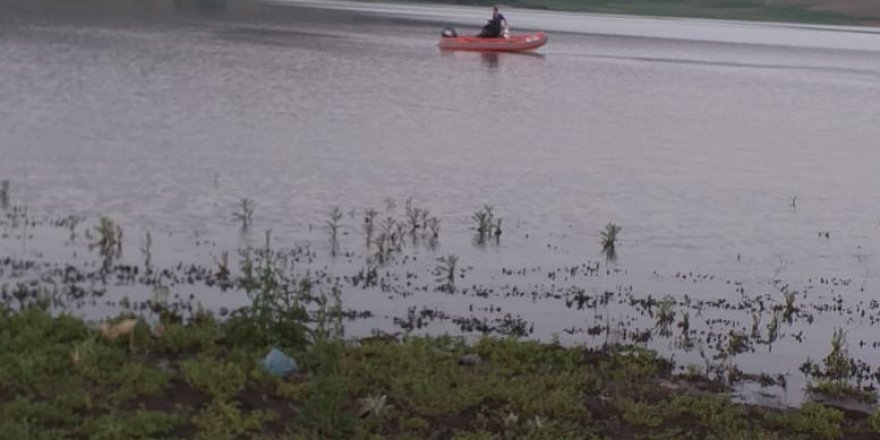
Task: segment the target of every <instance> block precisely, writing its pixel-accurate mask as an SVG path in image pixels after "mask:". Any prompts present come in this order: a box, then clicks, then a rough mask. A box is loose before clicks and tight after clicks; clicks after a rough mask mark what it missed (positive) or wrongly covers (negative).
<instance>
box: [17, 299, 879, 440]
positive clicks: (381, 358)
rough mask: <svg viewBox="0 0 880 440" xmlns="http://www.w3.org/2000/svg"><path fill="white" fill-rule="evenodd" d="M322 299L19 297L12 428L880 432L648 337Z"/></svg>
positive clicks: (453, 433)
mask: <svg viewBox="0 0 880 440" xmlns="http://www.w3.org/2000/svg"><path fill="white" fill-rule="evenodd" d="M324 305H325V306H326V303H324ZM254 307H259V306H254ZM319 310H324V311H325V312H328V311H330V313H324V314H323V315H322V314H321V313H318V314H317V315H316V316H318V318H317V321H316V322H312V324H313V325H311V326H309V327H308V328H307V327H306V326H304V325H301V323H300V322H299V321H296V320H285V319H286V318H290V317H291V316H290V315H288V316H286V317H282V318H281V320H280V321H278V322H274V323H272V322H266V321H263V319H265V317H264V316H261V315H260V312H257V311H255V310H254V309H253V308H252V309H250V310H248V311H246V312H243V313H242V314H240V315H237V316H235V317H233V318H231V319H229V320H227V321H223V322H221V321H219V320H216V319H215V318H214V317H213V316H211V315H210V314H208V313H204V312H200V313H196V314H195V315H194V316H193V319H191V320H189V321H188V322H185V323H184V322H182V321H180V320H178V319H176V318H174V317H172V316H170V315H168V316H165V317H164V318H163V319H162V320H161V321H160V322H159V323H158V324H156V325H154V326H151V325H149V324H147V323H146V322H145V321H143V320H140V319H135V318H132V317H130V316H129V317H122V318H120V319H122V320H121V321H120V320H119V319H117V320H116V321H114V322H113V323H110V324H106V323H105V325H103V326H102V328H97V329H96V328H94V327H91V326H90V325H89V324H87V323H86V322H84V321H82V320H80V319H78V318H74V317H71V316H65V315H61V316H52V315H51V314H49V313H48V312H47V311H46V310H45V309H43V308H42V307H41V306H40V305H38V304H33V305H30V306H28V307H26V308H25V309H22V310H18V311H12V310H10V309H8V308H6V309H3V310H2V312H0V438H4V439H10V440H13V439H62V438H63V439H68V438H69V439H80V438H82V439H85V438H89V439H122V438H125V439H150V438H156V439H158V438H162V439H172V438H174V439H206V440H207V439H210V440H222V439H457V440H465V439H471V440H476V439H546V440H551V439H552V440H557V439H710V438H713V439H756V440H759V439H804V440H806V439H826V440H833V439H870V438H877V437H878V436H880V411H878V412H875V413H874V414H873V415H868V414H863V413H856V412H847V411H841V410H839V409H835V408H832V407H828V406H823V405H820V404H817V403H806V404H804V405H803V406H802V407H801V408H799V409H787V410H780V409H770V408H764V407H758V406H751V405H742V404H737V403H733V402H732V401H731V399H730V397H729V396H728V395H727V394H725V387H724V385H723V384H721V383H718V382H716V381H712V380H708V379H706V378H704V377H703V376H701V375H699V374H697V373H694V372H688V373H686V374H682V375H672V374H671V371H672V370H671V365H670V364H669V363H668V362H667V361H665V360H663V359H661V358H660V357H658V356H657V355H656V354H655V353H653V352H651V351H648V350H645V349H642V348H637V347H632V346H618V347H607V348H604V349H599V350H588V349H583V348H565V347H561V346H559V345H557V344H553V343H547V344H544V343H538V342H528V341H517V340H514V339H511V338H484V339H482V340H480V341H478V342H476V343H473V344H470V345H468V344H465V343H463V342H461V341H460V340H458V339H455V338H451V337H437V338H429V337H412V338H405V339H402V340H397V339H395V338H388V337H381V336H377V337H371V338H365V339H362V340H360V341H358V342H343V339H342V338H341V336H342V335H341V333H339V332H340V331H341V327H339V326H337V325H336V324H334V323H333V321H334V320H335V318H334V314H333V313H332V310H333V308H332V307H330V308H325V307H324V306H322V308H321V309H319ZM295 315H298V316H299V317H302V316H303V315H301V310H300V311H297V312H296V313H295ZM296 319H299V318H296ZM133 322H136V324H135V325H134V326H132V325H131V324H132V323H133ZM279 323H284V324H287V325H278V324H279ZM267 329H271V331H269V332H264V331H263V330H267ZM128 330H131V332H130V333H129V332H128ZM271 336H278V337H280V338H277V339H275V343H272V342H271V341H272V340H273V338H272V337H271ZM271 347H278V349H279V350H281V351H283V352H284V353H288V354H290V355H291V356H292V357H293V358H294V359H295V360H296V362H297V364H298V367H299V369H297V370H296V371H294V372H292V373H290V374H287V375H284V376H279V375H273V374H270V373H269V371H268V370H267V369H266V368H265V367H264V366H263V365H264V364H263V363H262V362H263V361H262V359H263V357H264V356H266V353H267V352H268V351H269V350H270V348H271Z"/></svg>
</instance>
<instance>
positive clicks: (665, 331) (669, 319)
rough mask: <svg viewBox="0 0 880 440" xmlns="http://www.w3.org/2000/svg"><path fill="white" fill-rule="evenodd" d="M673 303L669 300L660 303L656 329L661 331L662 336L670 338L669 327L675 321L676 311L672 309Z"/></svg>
mask: <svg viewBox="0 0 880 440" xmlns="http://www.w3.org/2000/svg"><path fill="white" fill-rule="evenodd" d="M673 304H674V303H673V301H672V299H670V298H667V299H665V300H663V301H661V302H660V304H659V308H658V309H657V315H656V321H657V323H656V328H657V329H658V330H659V333H660V336H664V337H668V336H670V334H671V333H670V331H669V326H670V325H672V323H673V322H674V321H675V310H673V309H672V306H673Z"/></svg>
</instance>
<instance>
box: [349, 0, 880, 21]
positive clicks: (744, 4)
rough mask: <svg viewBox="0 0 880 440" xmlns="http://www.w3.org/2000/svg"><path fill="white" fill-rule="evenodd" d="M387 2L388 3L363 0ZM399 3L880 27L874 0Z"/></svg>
mask: <svg viewBox="0 0 880 440" xmlns="http://www.w3.org/2000/svg"><path fill="white" fill-rule="evenodd" d="M360 1H368V2H373V1H386V0H360ZM391 1H392V2H395V3H424V4H447V5H459V6H481V7H486V8H490V7H492V5H495V4H498V5H500V6H501V7H502V9H503V8H504V7H505V6H507V7H516V8H523V9H537V10H549V11H560V12H585V13H599V14H615V15H635V16H654V17H677V18H705V19H719V20H744V21H765V22H784V23H803V24H831V25H856V26H880V2H874V1H873V0H806V1H796V0H507V1H495V0H391Z"/></svg>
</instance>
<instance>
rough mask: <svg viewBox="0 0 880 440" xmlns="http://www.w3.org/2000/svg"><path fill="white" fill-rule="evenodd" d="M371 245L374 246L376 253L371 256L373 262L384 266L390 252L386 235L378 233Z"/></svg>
mask: <svg viewBox="0 0 880 440" xmlns="http://www.w3.org/2000/svg"><path fill="white" fill-rule="evenodd" d="M373 244H374V245H375V246H376V252H375V253H374V254H373V260H374V261H375V262H376V263H377V264H385V260H386V259H387V258H388V254H389V252H390V251H391V249H389V247H388V235H386V234H385V233H384V232H382V233H380V234H379V235H378V236H376V240H374V241H373Z"/></svg>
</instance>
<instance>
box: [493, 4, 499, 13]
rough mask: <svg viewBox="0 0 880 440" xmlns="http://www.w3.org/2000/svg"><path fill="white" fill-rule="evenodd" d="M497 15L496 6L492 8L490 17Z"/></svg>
mask: <svg viewBox="0 0 880 440" xmlns="http://www.w3.org/2000/svg"><path fill="white" fill-rule="evenodd" d="M497 13H498V6H497V5H496V6H492V15H495V14H497Z"/></svg>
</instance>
